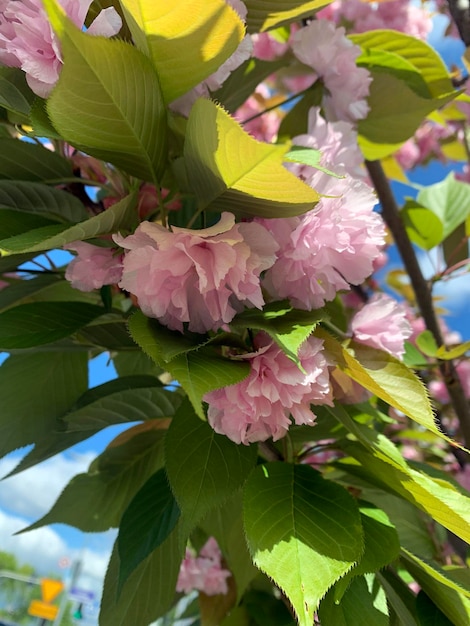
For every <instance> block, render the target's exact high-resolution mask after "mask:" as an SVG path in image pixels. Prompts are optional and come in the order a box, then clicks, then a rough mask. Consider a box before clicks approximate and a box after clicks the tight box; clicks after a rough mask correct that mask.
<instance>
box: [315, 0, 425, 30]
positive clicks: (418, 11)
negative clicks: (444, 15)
mask: <svg viewBox="0 0 470 626" xmlns="http://www.w3.org/2000/svg"><path fill="white" fill-rule="evenodd" d="M317 16H318V17H319V18H321V19H327V20H331V21H333V22H335V23H336V24H338V25H342V24H344V25H347V27H348V30H349V31H350V32H354V33H364V32H366V31H369V30H377V29H384V28H385V29H389V30H397V31H399V32H402V33H406V34H408V35H412V36H413V37H418V38H419V39H426V38H427V36H428V35H429V33H430V32H431V30H432V15H431V13H430V11H429V10H428V9H426V8H425V7H422V6H421V7H419V6H415V5H413V4H412V3H411V2H409V0H387V2H377V3H372V2H364V1H363V0H342V1H341V0H335V2H333V3H332V4H331V5H329V6H328V7H326V8H325V9H322V10H321V11H319V12H318V14H317Z"/></svg>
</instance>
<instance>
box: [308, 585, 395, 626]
mask: <svg viewBox="0 0 470 626" xmlns="http://www.w3.org/2000/svg"><path fill="white" fill-rule="evenodd" d="M368 582H369V581H367V580H366V579H365V578H364V577H363V576H361V577H357V578H354V580H352V581H351V584H350V586H349V588H348V590H347V591H346V593H345V594H344V595H343V597H342V599H341V602H339V603H336V602H335V597H334V590H332V591H330V592H329V593H327V594H326V597H325V599H324V600H322V601H321V603H320V608H319V609H318V616H319V618H320V620H321V624H322V626H370V625H372V624H373V625H374V626H389V623H390V622H389V616H388V609H387V603H386V601H385V597H384V591H383V589H382V587H380V586H378V585H376V586H373V585H370V587H369V586H368ZM370 582H372V583H373V582H374V580H373V579H372V580H371V581H370Z"/></svg>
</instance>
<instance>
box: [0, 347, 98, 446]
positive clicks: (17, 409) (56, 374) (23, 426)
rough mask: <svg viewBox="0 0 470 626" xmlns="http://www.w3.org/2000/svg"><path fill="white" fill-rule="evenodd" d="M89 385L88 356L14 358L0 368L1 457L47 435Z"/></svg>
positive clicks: (60, 354) (54, 354)
mask: <svg viewBox="0 0 470 626" xmlns="http://www.w3.org/2000/svg"><path fill="white" fill-rule="evenodd" d="M87 384H88V373H87V356H86V354H85V353H77V352H74V353H72V352H41V353H35V354H25V355H16V354H15V355H13V356H10V357H9V358H8V359H7V360H6V361H5V362H4V363H3V364H2V365H1V366H0V394H1V398H2V410H1V412H0V456H3V455H4V454H6V453H8V452H11V451H12V450H15V449H16V448H20V447H22V446H26V445H29V444H31V443H35V442H36V441H40V440H41V439H42V438H43V437H45V436H47V435H48V434H49V433H50V432H51V431H53V430H54V428H55V426H56V418H57V417H59V416H61V415H62V414H63V413H64V412H65V411H67V409H68V408H69V407H70V406H71V405H72V404H73V403H74V402H75V400H76V399H77V398H78V397H79V396H80V394H82V393H83V392H84V391H85V389H86V388H87ZM25 390H27V392H25Z"/></svg>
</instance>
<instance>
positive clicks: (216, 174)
mask: <svg viewBox="0 0 470 626" xmlns="http://www.w3.org/2000/svg"><path fill="white" fill-rule="evenodd" d="M289 148H290V146H289V145H272V144H266V143H262V142H261V141H257V140H256V139H253V137H251V136H250V135H249V134H248V133H246V132H245V131H244V130H243V128H242V127H241V126H240V125H239V124H238V122H236V121H235V120H234V119H233V118H232V117H230V115H229V114H228V113H227V112H226V111H224V110H223V109H222V107H220V106H217V105H216V104H215V103H214V102H211V101H210V100H205V99H203V98H201V99H200V100H198V101H197V102H196V103H195V104H194V106H193V108H192V110H191V114H190V116H189V121H188V126H187V136H186V142H185V147H184V163H185V170H186V175H187V180H188V183H189V187H190V190H191V191H192V192H193V193H195V194H196V197H197V200H198V205H199V209H201V210H202V209H206V208H208V209H213V210H217V211H223V210H227V211H232V212H233V213H237V214H238V215H261V216H263V217H288V216H293V215H299V214H301V213H305V212H306V211H309V210H310V209H312V208H313V207H314V206H315V204H316V203H317V202H318V200H319V195H318V193H317V192H316V191H314V190H313V189H311V188H310V187H308V186H307V185H306V184H305V183H303V182H302V181H301V180H299V179H298V178H297V177H296V176H294V175H293V174H291V172H288V171H287V170H286V169H285V167H284V166H283V165H282V162H283V158H284V155H285V153H286V152H287V151H288V150H289Z"/></svg>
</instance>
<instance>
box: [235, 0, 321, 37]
mask: <svg viewBox="0 0 470 626" xmlns="http://www.w3.org/2000/svg"><path fill="white" fill-rule="evenodd" d="M330 2H331V0H310V2H299V1H298V0H245V4H246V7H247V9H248V18H247V25H248V31H249V32H250V33H257V32H263V31H266V30H272V29H273V28H277V27H278V26H282V25H283V24H290V23H291V22H297V21H298V20H300V19H302V18H303V17H311V16H312V15H314V13H315V12H316V11H318V10H319V9H321V8H322V7H324V6H326V5H327V4H330Z"/></svg>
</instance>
